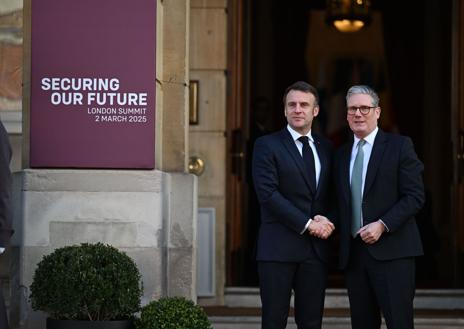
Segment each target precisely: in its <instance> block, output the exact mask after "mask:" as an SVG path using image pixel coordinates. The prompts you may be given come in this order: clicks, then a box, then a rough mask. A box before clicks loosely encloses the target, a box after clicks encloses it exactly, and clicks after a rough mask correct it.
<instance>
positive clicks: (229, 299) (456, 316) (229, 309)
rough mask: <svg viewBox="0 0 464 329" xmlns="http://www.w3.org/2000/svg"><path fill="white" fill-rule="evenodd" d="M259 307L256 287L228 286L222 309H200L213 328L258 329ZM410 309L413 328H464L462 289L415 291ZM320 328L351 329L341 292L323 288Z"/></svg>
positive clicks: (293, 327)
mask: <svg viewBox="0 0 464 329" xmlns="http://www.w3.org/2000/svg"><path fill="white" fill-rule="evenodd" d="M199 302H200V304H201V299H200V300H199ZM291 305H293V302H292V304H291ZM260 306H261V302H260V298H259V289H258V288H248V287H246V288H244V287H228V288H226V290H225V305H224V306H203V307H204V309H205V311H206V313H207V314H208V317H209V319H210V321H211V323H212V325H213V328H214V329H260V328H261V319H260V314H261V309H260ZM414 307H415V320H414V321H415V328H416V329H457V328H464V291H463V290H417V292H416V298H415V300H414ZM290 315H291V317H290V318H289V320H288V325H287V328H288V329H296V325H295V321H294V318H293V317H292V316H293V310H292V309H291V310H290ZM322 327H323V329H351V324H350V318H349V302H348V296H347V293H346V290H345V289H327V292H326V299H325V309H324V318H323V326H322ZM385 328H386V326H385V324H383V325H382V329H385Z"/></svg>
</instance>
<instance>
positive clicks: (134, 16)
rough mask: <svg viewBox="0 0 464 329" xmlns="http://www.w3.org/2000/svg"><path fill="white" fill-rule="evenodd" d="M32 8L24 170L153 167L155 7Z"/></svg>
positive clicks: (58, 2)
mask: <svg viewBox="0 0 464 329" xmlns="http://www.w3.org/2000/svg"><path fill="white" fill-rule="evenodd" d="M31 2H32V36H31V38H32V49H31V113H30V166H31V167H36V168H37V167H55V168H153V167H154V154H155V140H154V139H155V134H154V133H155V122H154V119H155V88H156V85H155V45H156V33H155V27H156V1H154V0H135V1H134V0H40V1H31Z"/></svg>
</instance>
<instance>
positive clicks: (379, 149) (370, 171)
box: [363, 129, 387, 198]
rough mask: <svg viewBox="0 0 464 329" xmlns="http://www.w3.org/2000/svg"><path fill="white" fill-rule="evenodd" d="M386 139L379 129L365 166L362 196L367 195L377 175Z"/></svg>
mask: <svg viewBox="0 0 464 329" xmlns="http://www.w3.org/2000/svg"><path fill="white" fill-rule="evenodd" d="M386 142H387V138H386V135H385V133H384V132H383V131H382V130H380V129H379V131H378V132H377V136H375V140H374V145H373V147H372V153H371V157H370V159H369V164H368V165H367V173H366V182H365V183H364V192H363V198H364V195H367V193H368V192H369V189H370V188H371V186H372V183H373V182H374V179H375V176H376V174H377V170H378V169H379V165H380V163H381V161H382V158H383V154H384V152H385V147H386V145H387V143H386Z"/></svg>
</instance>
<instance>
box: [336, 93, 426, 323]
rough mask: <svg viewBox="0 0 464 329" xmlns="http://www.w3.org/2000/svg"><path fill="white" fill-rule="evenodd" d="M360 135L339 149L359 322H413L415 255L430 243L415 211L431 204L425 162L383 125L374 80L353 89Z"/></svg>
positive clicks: (345, 239)
mask: <svg viewBox="0 0 464 329" xmlns="http://www.w3.org/2000/svg"><path fill="white" fill-rule="evenodd" d="M346 102H347V120H348V124H349V126H350V129H351V130H352V132H353V134H354V136H353V139H352V140H351V141H350V142H349V143H347V144H345V145H344V146H342V147H341V148H340V149H339V150H338V151H337V153H336V156H335V168H334V174H335V184H336V185H337V194H338V211H339V216H338V221H337V226H338V228H339V231H340V247H341V248H340V266H341V268H342V269H345V279H346V285H347V288H348V296H349V300H350V308H351V324H352V328H354V329H363V328H365V329H375V328H380V325H381V316H380V311H381V312H382V313H383V315H384V318H385V321H386V324H387V328H389V329H392V328H394V329H398V328H401V329H402V328H404V329H406V328H413V327H414V324H413V298H414V290H415V279H414V276H415V264H414V257H415V256H419V255H422V245H421V239H420V236H419V232H418V229H417V226H416V221H415V219H414V215H415V214H416V213H417V212H418V211H419V210H420V209H421V207H422V205H423V203H424V187H423V183H422V171H423V165H422V163H421V162H420V161H419V159H418V158H417V155H416V153H415V151H414V146H413V144H412V142H411V139H409V138H408V137H404V136H399V135H393V134H388V133H385V132H383V131H382V130H381V129H379V128H378V127H377V121H378V119H379V117H380V106H379V97H378V95H377V94H376V92H375V91H374V90H372V89H371V88H370V87H368V86H353V87H351V88H350V89H349V90H348V93H347V95H346Z"/></svg>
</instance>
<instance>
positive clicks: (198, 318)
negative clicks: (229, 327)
mask: <svg viewBox="0 0 464 329" xmlns="http://www.w3.org/2000/svg"><path fill="white" fill-rule="evenodd" d="M136 329H212V326H211V323H210V322H209V320H208V317H207V316H206V313H205V311H204V310H203V309H202V308H201V307H200V306H198V305H195V304H194V303H193V302H192V301H190V300H187V299H185V298H183V297H164V298H161V299H160V300H158V301H153V302H151V303H149V304H148V305H146V306H144V307H143V308H142V312H141V314H140V319H138V320H137V322H136Z"/></svg>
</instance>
